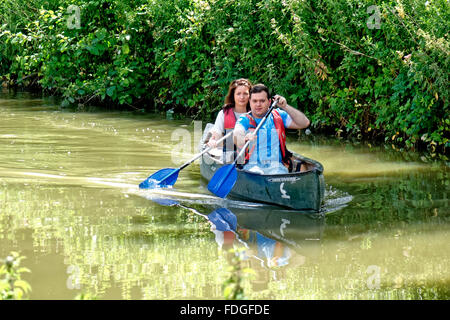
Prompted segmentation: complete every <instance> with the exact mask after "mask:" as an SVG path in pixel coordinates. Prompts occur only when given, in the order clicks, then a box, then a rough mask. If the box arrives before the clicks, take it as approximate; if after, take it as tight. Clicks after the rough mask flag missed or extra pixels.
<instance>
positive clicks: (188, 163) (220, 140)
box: [178, 131, 233, 170]
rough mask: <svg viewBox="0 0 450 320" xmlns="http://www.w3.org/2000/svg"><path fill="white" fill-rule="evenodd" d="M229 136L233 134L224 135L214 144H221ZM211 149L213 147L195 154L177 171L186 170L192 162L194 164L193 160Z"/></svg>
mask: <svg viewBox="0 0 450 320" xmlns="http://www.w3.org/2000/svg"><path fill="white" fill-rule="evenodd" d="M231 134H233V131H231V132H228V133H227V134H226V135H224V136H223V137H222V138H220V139H219V140H217V141H216V144H219V143H220V142H222V141H223V140H225V139H226V138H228V137H229V136H230V135H231ZM211 149H213V147H208V148H206V149H205V150H203V151H202V152H200V153H199V154H197V155H196V156H195V157H194V158H192V159H191V160H189V161H188V162H185V163H184V164H183V165H182V166H181V167H179V168H178V169H179V170H182V169H184V168H186V167H187V166H188V165H190V164H191V163H192V162H194V161H195V160H197V159H198V158H200V157H201V156H202V155H203V154H205V153H206V152H208V151H209V150H211Z"/></svg>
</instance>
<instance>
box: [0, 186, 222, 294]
mask: <svg viewBox="0 0 450 320" xmlns="http://www.w3.org/2000/svg"><path fill="white" fill-rule="evenodd" d="M20 189H22V190H20ZM71 189H72V190H70V189H69V190H66V189H65V188H57V189H46V188H44V187H42V186H41V187H40V188H39V189H38V190H33V189H32V188H30V187H24V188H22V186H19V190H18V189H16V188H14V187H12V186H11V185H10V186H9V189H8V190H6V189H3V190H2V192H1V193H0V195H1V196H2V197H3V198H4V199H8V201H4V202H3V208H2V211H4V213H5V214H3V215H0V234H2V235H6V237H8V238H9V240H10V241H9V242H10V243H12V244H13V245H14V243H18V241H19V239H16V234H17V233H16V231H17V230H20V229H23V228H24V227H25V228H31V229H32V230H33V247H34V250H35V251H37V252H47V253H50V252H51V251H52V250H55V242H56V247H57V249H56V250H57V251H58V250H61V248H62V251H63V254H64V256H65V264H66V265H68V266H72V265H73V266H76V271H77V272H76V276H77V278H78V281H79V283H80V284H81V288H82V289H84V291H88V292H89V293H91V294H93V295H95V296H98V297H101V296H102V295H104V294H105V293H106V292H107V291H108V290H109V289H111V288H113V287H116V286H117V287H119V288H120V289H121V292H122V294H121V296H122V298H131V291H132V288H134V287H140V288H141V290H142V293H141V295H142V296H144V298H149V299H156V298H168V299H170V298H175V297H201V296H205V295H206V296H212V297H221V296H222V292H221V280H222V279H221V277H220V274H219V275H217V271H218V270H221V269H224V266H223V261H222V262H221V257H218V256H217V247H216V245H215V243H213V242H211V241H209V240H208V238H209V237H210V233H209V226H208V224H207V223H206V221H205V220H204V219H203V218H202V217H200V216H196V215H194V214H192V213H191V212H189V211H187V210H182V209H179V208H164V210H161V212H155V211H154V210H153V209H154V208H151V207H148V208H147V207H138V208H134V207H127V206H124V203H123V202H122V201H123V199H122V198H114V197H112V198H111V197H109V198H108V195H106V194H105V193H107V192H102V191H101V190H100V193H102V196H99V194H93V193H89V192H86V191H83V190H80V191H78V194H76V196H77V199H76V200H75V199H72V197H73V194H71V193H69V192H76V191H74V189H75V188H71ZM75 190H77V189H75ZM78 190H79V189H78ZM57 198H59V200H58V201H56V200H55V199H57ZM99 199H102V200H99ZM106 199H109V200H106ZM119 202H122V203H119ZM130 202H131V204H130V206H131V205H133V204H135V203H136V202H133V201H130ZM144 203H145V204H148V202H147V201H144ZM157 208H159V207H157ZM84 212H88V213H89V216H85V215H83V214H84ZM223 273H225V270H223Z"/></svg>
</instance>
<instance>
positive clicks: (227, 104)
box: [222, 78, 252, 111]
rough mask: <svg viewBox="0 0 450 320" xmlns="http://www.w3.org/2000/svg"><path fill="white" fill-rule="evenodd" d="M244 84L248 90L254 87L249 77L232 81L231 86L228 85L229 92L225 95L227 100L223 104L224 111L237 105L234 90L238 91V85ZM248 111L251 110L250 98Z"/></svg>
mask: <svg viewBox="0 0 450 320" xmlns="http://www.w3.org/2000/svg"><path fill="white" fill-rule="evenodd" d="M240 86H244V87H247V88H248V92H249V93H250V90H251V89H252V83H251V82H250V80H248V79H244V78H240V79H236V80H233V81H231V83H230V86H229V87H228V93H227V95H226V96H225V102H224V105H223V108H222V109H223V111H225V110H226V109H229V108H233V107H234V106H235V101H234V91H236V88H237V87H240ZM247 111H250V100H249V101H248V102H247Z"/></svg>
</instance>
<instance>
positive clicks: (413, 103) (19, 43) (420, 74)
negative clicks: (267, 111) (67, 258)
mask: <svg viewBox="0 0 450 320" xmlns="http://www.w3.org/2000/svg"><path fill="white" fill-rule="evenodd" d="M0 4H1V5H0V21H1V24H2V25H1V29H0V63H1V66H0V75H1V76H2V77H3V80H4V82H5V83H7V84H9V85H11V86H23V87H27V88H30V87H35V88H38V89H43V90H45V91H46V92H47V93H49V94H56V95H62V96H63V97H64V101H63V105H64V106H67V105H69V104H75V105H79V106H83V105H85V104H89V103H103V104H105V105H120V106H122V107H126V108H134V109H138V110H142V111H144V112H145V111H147V112H149V111H155V110H167V109H171V108H175V110H176V112H178V113H180V114H187V115H190V116H194V117H197V118H198V117H201V118H204V119H207V118H211V117H212V116H213V115H214V114H215V112H216V111H217V110H219V108H220V106H221V103H222V100H223V96H224V94H225V90H226V87H227V85H228V83H229V82H230V80H232V79H234V78H237V77H248V78H250V79H251V80H253V81H256V82H264V83H266V84H268V85H269V86H270V87H272V88H273V89H274V92H277V93H279V94H282V95H284V96H286V97H287V98H288V101H289V102H290V103H291V104H292V105H294V106H297V107H298V108H300V109H301V110H303V111H305V113H306V114H307V116H309V117H310V119H311V120H312V127H313V128H315V129H316V130H317V131H319V130H320V131H323V132H328V133H336V134H337V135H343V136H344V135H345V136H354V137H358V138H368V139H372V140H373V139H377V140H380V141H382V140H384V141H385V142H388V143H393V144H396V145H399V146H405V147H407V148H417V147H426V148H428V150H429V151H430V152H431V153H434V152H435V151H441V152H442V153H446V152H447V151H448V147H449V145H450V142H449V138H450V137H449V135H448V132H449V131H450V130H449V129H450V117H449V87H448V83H449V73H448V70H449V69H450V65H449V56H450V55H449V41H448V30H449V21H450V16H449V15H450V9H449V5H448V2H447V1H446V0H434V1H427V2H424V1H422V0H389V1H368V0H339V1H334V0H314V1H297V0H286V1H281V2H280V1H275V0H265V1H255V0H243V1H229V0H210V1H204V0H157V1H148V0H127V1H118V0H113V1H106V0H89V1H81V0H36V1H33V3H32V4H30V2H28V1H25V0H14V1H9V0H8V1H6V0H1V1H0ZM374 5H376V7H374Z"/></svg>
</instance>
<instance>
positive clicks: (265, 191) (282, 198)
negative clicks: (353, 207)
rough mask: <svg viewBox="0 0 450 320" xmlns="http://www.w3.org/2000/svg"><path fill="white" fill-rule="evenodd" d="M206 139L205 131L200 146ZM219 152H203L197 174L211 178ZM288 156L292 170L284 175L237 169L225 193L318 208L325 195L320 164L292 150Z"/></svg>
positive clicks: (299, 207)
mask: <svg viewBox="0 0 450 320" xmlns="http://www.w3.org/2000/svg"><path fill="white" fill-rule="evenodd" d="M207 128H208V126H207ZM205 133H206V130H205ZM208 138H209V136H208V134H204V136H203V138H202V141H201V143H200V146H201V148H204V143H203V142H207V139H208ZM221 153H222V152H221V150H218V149H217V148H216V149H213V151H210V152H207V153H205V154H203V156H202V159H201V163H200V173H201V175H202V176H203V177H204V178H205V179H206V180H208V181H209V180H211V178H212V177H213V175H214V173H215V172H216V171H217V170H218V169H219V168H220V167H222V166H223V165H224V163H223V161H222V154H221ZM291 159H292V161H293V164H294V165H293V168H294V169H293V171H295V172H290V173H287V174H274V175H263V174H259V173H255V172H249V171H245V170H242V169H238V170H237V172H238V177H237V181H236V184H235V185H234V187H233V189H232V190H231V192H230V194H229V196H230V197H232V198H237V199H243V200H247V201H253V202H263V203H269V204H275V205H279V206H282V207H286V208H291V209H295V210H311V211H319V210H320V208H321V206H322V203H323V198H324V194H325V179H324V177H323V166H322V165H321V164H320V163H319V162H318V161H315V160H312V159H309V158H306V157H303V156H301V155H299V154H296V153H294V154H293V156H292V158H291ZM299 169H300V171H297V170H299Z"/></svg>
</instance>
